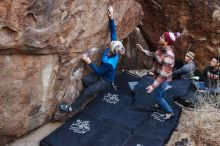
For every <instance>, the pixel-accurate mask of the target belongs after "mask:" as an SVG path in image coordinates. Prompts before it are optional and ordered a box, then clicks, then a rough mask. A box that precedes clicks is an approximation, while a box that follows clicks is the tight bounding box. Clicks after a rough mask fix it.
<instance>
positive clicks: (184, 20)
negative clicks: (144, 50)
mask: <svg viewBox="0 0 220 146" xmlns="http://www.w3.org/2000/svg"><path fill="white" fill-rule="evenodd" d="M139 2H140V3H141V4H142V8H143V10H144V19H143V21H142V22H143V23H142V26H141V28H142V30H143V32H142V33H143V35H144V36H145V38H147V42H148V44H149V46H150V48H151V49H153V48H156V46H157V43H158V41H159V36H160V35H161V34H162V33H163V32H164V31H179V32H183V36H182V38H181V39H179V41H177V42H176V43H175V54H176V56H177V57H178V58H182V59H184V55H185V53H186V52H187V51H188V50H190V51H193V52H195V54H196V58H195V60H196V63H197V65H198V67H199V69H202V68H203V67H204V66H205V65H207V64H208V62H209V60H210V58H211V57H213V56H219V54H220V1H219V0H212V1H204V0H183V1H177V0H175V1H174V0H166V1H163V0H150V1H144V0H139Z"/></svg>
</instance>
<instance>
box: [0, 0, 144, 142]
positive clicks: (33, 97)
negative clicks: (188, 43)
mask: <svg viewBox="0 0 220 146" xmlns="http://www.w3.org/2000/svg"><path fill="white" fill-rule="evenodd" d="M110 4H111V5H112V6H113V8H114V10H115V22H116V24H117V30H118V32H117V33H118V38H119V39H123V38H125V37H127V36H128V34H129V33H130V32H132V31H133V30H134V28H135V27H136V26H137V25H138V23H139V22H140V20H141V18H142V15H143V12H142V8H141V6H140V5H139V4H138V3H137V2H136V1H135V0H102V1H96V0H74V1H73V0H19V1H17V0H6V1H1V2H0V55H1V58H0V66H1V71H0V78H1V82H0V139H1V140H0V145H2V144H4V143H7V142H8V141H10V140H13V139H15V138H17V137H19V136H21V135H23V134H26V133H28V132H29V131H31V130H33V129H35V128H37V127H39V126H41V125H43V124H45V123H46V122H47V121H49V120H50V119H51V117H52V114H53V112H54V110H55V108H56V104H57V103H58V102H59V101H60V100H65V101H73V100H75V98H76V97H77V95H78V94H79V90H81V89H82V84H81V78H82V76H84V74H85V72H86V71H87V70H86V69H85V67H86V66H85V65H84V64H83V63H82V62H81V60H80V56H81V55H82V54H83V53H89V54H90V55H91V57H92V58H93V59H97V56H99V55H100V52H101V51H102V50H103V49H105V47H107V45H108V44H109V42H110V37H109V26H108V21H109V20H108V16H107V8H108V6H109V5H110Z"/></svg>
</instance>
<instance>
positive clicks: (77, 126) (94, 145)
mask: <svg viewBox="0 0 220 146" xmlns="http://www.w3.org/2000/svg"><path fill="white" fill-rule="evenodd" d="M139 80H140V81H142V82H145V81H146V80H145V81H144V80H143V78H142V79H139V78H138V77H136V76H135V75H132V74H129V73H126V72H123V73H122V74H120V75H119V76H118V77H117V79H116V83H115V84H116V86H117V91H115V90H114V89H113V88H111V89H108V90H106V91H104V92H102V93H100V94H99V95H98V96H97V98H95V99H94V100H93V101H92V102H91V103H90V104H88V105H87V107H86V108H85V109H84V111H81V112H80V113H78V114H77V115H76V116H74V117H72V118H71V119H70V120H69V121H67V122H66V123H65V124H64V125H62V126H61V127H60V128H58V129H57V130H55V131H54V132H52V133H51V134H50V135H48V136H47V137H45V138H44V139H43V140H42V141H41V142H40V145H41V146H103V145H104V146H121V145H126V146H129V145H138V144H139V145H141V146H142V145H143V146H145V145H147V146H148V145H156V146H162V145H164V144H165V143H166V142H167V140H168V139H169V138H170V136H171V134H172V132H173V130H174V129H175V127H176V125H177V124H178V120H179V115H180V112H181V109H180V108H178V107H175V106H174V105H172V107H173V108H174V112H175V114H176V116H175V117H174V118H172V119H170V120H167V121H164V122H161V121H160V120H158V119H159V118H158V115H157V114H155V111H152V110H147V111H144V112H143V111H141V112H140V111H136V110H133V109H132V105H133V104H132V100H133V99H134V98H135V99H136V98H137V99H138V98H140V99H143V102H142V101H141V102H140V103H139V104H140V106H143V107H144V106H145V107H146V106H150V105H151V104H152V103H153V101H154V100H153V98H152V95H149V97H151V98H150V99H147V97H145V95H146V94H142V93H143V89H144V87H143V86H142V85H141V84H140V85H139V84H138V85H137V86H136V88H137V89H138V88H139V89H138V90H137V94H136V95H135V96H134V97H132V95H133V94H132V90H131V89H130V87H129V82H137V81H139ZM149 81H150V82H151V81H152V80H150V79H149ZM138 86H140V87H138ZM144 91H145V89H144ZM114 94H115V95H114ZM116 95H117V98H116ZM108 97H111V98H110V99H108ZM105 98H106V99H105ZM107 101H108V102H107ZM114 103H115V104H114ZM153 114H154V115H153ZM77 132H78V133H77ZM160 132H161V133H160Z"/></svg>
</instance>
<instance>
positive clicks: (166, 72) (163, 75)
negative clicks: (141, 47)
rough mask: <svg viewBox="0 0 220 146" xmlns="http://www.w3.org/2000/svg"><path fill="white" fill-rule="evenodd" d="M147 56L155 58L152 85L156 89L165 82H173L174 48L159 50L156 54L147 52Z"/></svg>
mask: <svg viewBox="0 0 220 146" xmlns="http://www.w3.org/2000/svg"><path fill="white" fill-rule="evenodd" d="M145 54H146V55H148V56H153V57H154V58H155V62H154V67H153V72H154V83H153V84H152V87H153V88H154V89H155V88H157V87H158V86H159V85H160V84H161V83H162V82H164V81H165V80H168V81H171V80H172V70H173V67H174V62H175V60H174V53H173V50H172V48H171V47H167V48H166V49H161V48H159V49H158V50H157V51H156V52H149V51H146V50H145Z"/></svg>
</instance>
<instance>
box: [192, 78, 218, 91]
mask: <svg viewBox="0 0 220 146" xmlns="http://www.w3.org/2000/svg"><path fill="white" fill-rule="evenodd" d="M193 84H194V85H195V87H196V88H197V89H198V90H203V91H204V92H205V93H211V94H216V93H217V94H219V93H220V87H218V86H217V87H206V86H205V83H204V82H200V81H194V82H193Z"/></svg>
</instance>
